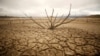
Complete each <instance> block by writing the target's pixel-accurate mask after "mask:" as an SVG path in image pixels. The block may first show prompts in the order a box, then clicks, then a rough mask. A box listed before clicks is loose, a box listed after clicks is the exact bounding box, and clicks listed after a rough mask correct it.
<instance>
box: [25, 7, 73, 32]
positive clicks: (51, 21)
mask: <svg viewBox="0 0 100 56" xmlns="http://www.w3.org/2000/svg"><path fill="white" fill-rule="evenodd" d="M54 11H55V10H54V9H53V10H52V15H51V16H48V13H47V10H46V9H45V13H46V17H47V19H48V23H46V24H45V25H47V26H49V27H48V29H50V30H53V29H56V28H57V27H59V26H61V25H63V24H67V23H70V22H71V21H73V20H74V19H71V20H69V21H67V19H68V18H69V17H70V14H71V5H70V9H69V13H68V15H67V16H66V17H65V18H63V15H62V16H61V19H59V20H58V19H57V18H58V14H56V16H55V17H54ZM25 15H26V14H25ZM26 16H27V15H26ZM27 17H28V16H27ZM30 19H31V20H32V21H33V22H34V23H35V24H37V25H38V26H40V27H41V28H47V27H46V26H43V25H42V24H40V23H39V22H37V21H36V20H35V19H34V18H33V17H30Z"/></svg>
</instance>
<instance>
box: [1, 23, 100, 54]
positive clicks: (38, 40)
mask: <svg viewBox="0 0 100 56" xmlns="http://www.w3.org/2000/svg"><path fill="white" fill-rule="evenodd" d="M99 55H100V35H98V34H94V33H88V32H86V31H84V30H81V29H75V28H63V29H60V28H59V29H55V30H48V29H40V28H34V26H29V25H28V26H27V25H23V24H19V25H0V56H99Z"/></svg>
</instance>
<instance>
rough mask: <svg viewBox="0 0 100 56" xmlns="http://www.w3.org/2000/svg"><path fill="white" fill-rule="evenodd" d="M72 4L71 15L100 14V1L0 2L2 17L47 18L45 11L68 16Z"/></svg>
mask: <svg viewBox="0 0 100 56" xmlns="http://www.w3.org/2000/svg"><path fill="white" fill-rule="evenodd" d="M70 4H72V10H71V15H91V14H92V15H93V14H100V0H0V15H1V16H2V15H10V16H24V13H25V14H27V15H28V16H45V11H44V10H45V9H46V10H47V11H48V14H49V15H51V12H52V9H53V8H54V9H55V15H56V13H58V15H59V16H60V15H62V14H64V15H67V14H68V10H69V7H70Z"/></svg>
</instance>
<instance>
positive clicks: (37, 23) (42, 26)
mask: <svg viewBox="0 0 100 56" xmlns="http://www.w3.org/2000/svg"><path fill="white" fill-rule="evenodd" d="M24 15H25V16H27V14H25V13H24ZM27 17H29V16H27ZM29 18H30V19H31V20H32V21H33V22H34V23H36V24H37V25H39V26H40V27H42V28H45V27H43V26H42V25H41V24H39V23H38V22H36V21H35V20H34V19H33V18H32V17H29Z"/></svg>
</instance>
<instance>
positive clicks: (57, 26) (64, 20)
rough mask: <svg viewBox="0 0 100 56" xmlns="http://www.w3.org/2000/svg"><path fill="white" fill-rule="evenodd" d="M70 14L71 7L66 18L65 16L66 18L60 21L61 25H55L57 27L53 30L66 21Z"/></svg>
mask: <svg viewBox="0 0 100 56" xmlns="http://www.w3.org/2000/svg"><path fill="white" fill-rule="evenodd" d="M70 12H71V5H70V10H69V14H68V16H66V17H65V18H64V20H62V21H61V23H59V24H57V25H56V26H55V28H56V27H58V26H60V25H62V24H63V22H65V21H66V20H67V19H68V17H69V16H70Z"/></svg>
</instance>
